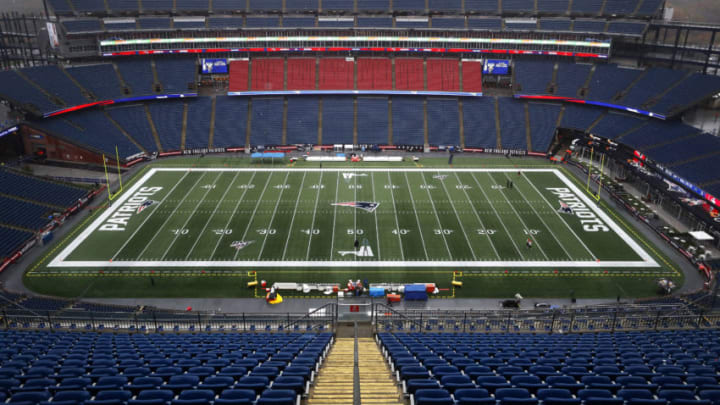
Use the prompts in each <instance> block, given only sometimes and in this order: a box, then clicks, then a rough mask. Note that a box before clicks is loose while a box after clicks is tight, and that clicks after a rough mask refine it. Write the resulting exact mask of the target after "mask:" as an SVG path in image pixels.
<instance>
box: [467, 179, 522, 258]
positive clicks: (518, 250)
mask: <svg viewBox="0 0 720 405" xmlns="http://www.w3.org/2000/svg"><path fill="white" fill-rule="evenodd" d="M470 177H472V178H473V180H475V184H477V186H478V188H479V189H480V191H481V192H482V193H483V196H485V201H487V202H488V203H489V204H490V207H491V208H492V210H493V212H495V216H496V217H497V218H498V219H499V220H500V225H502V227H503V229H505V233H506V234H507V236H508V238H509V239H510V242H512V244H513V246H515V250H517V252H518V254H519V255H520V257H521V258H522V259H523V260H525V255H524V254H523V253H522V250H520V248H519V247H518V245H517V243H515V238H513V237H512V234H511V233H510V230H509V229H508V227H507V225H505V221H503V220H502V217H501V216H500V214H499V213H498V212H497V209H496V208H495V205H494V204H493V203H491V202H490V197H488V195H487V193H486V192H485V189H483V187H482V186H481V185H480V181H478V179H477V177H475V174H474V173H470Z"/></svg>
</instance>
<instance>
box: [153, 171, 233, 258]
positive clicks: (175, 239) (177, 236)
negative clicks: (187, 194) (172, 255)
mask: <svg viewBox="0 0 720 405" xmlns="http://www.w3.org/2000/svg"><path fill="white" fill-rule="evenodd" d="M220 176H222V173H219V174H218V176H217V177H215V180H213V182H212V184H215V183H216V182H217V181H218V179H219V178H220ZM210 190H212V188H210V187H208V189H207V190H205V194H203V196H202V198H201V199H200V200H198V202H197V204H195V208H194V209H193V210H192V212H193V213H192V214H190V215H188V216H187V218H186V219H185V222H183V224H182V226H181V227H180V229H185V227H186V226H187V224H188V223H190V219H192V217H193V216H195V213H197V209H198V208H200V205H201V204H202V203H203V201H205V197H207V195H208V194H210ZM179 237H180V233H176V234H175V237H174V238H173V240H172V242H170V244H169V245H168V247H167V249H165V253H163V255H162V257H161V258H160V259H161V260H165V256H167V254H168V253H169V252H170V249H171V248H172V246H173V245H174V244H175V242H176V241H177V239H178V238H179Z"/></svg>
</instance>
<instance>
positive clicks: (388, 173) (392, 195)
mask: <svg viewBox="0 0 720 405" xmlns="http://www.w3.org/2000/svg"><path fill="white" fill-rule="evenodd" d="M387 175H388V185H390V196H391V197H392V203H393V213H394V214H395V229H397V236H398V241H399V242H400V257H402V259H403V260H405V250H403V243H402V236H400V221H399V220H398V215H397V207H396V206H395V194H394V192H393V182H392V179H391V178H390V172H389V171H388V172H387ZM420 235H421V236H422V232H421V233H420ZM423 243H424V242H423ZM424 247H425V246H424V245H423V248H424ZM425 257H427V251H426V252H425Z"/></svg>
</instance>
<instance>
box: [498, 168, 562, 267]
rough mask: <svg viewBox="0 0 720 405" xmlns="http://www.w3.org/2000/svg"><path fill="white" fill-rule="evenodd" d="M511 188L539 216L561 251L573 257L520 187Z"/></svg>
mask: <svg viewBox="0 0 720 405" xmlns="http://www.w3.org/2000/svg"><path fill="white" fill-rule="evenodd" d="M505 178H507V179H508V180H509V179H510V177H509V176H508V175H507V173H505ZM528 181H529V180H528ZM513 190H517V192H518V193H519V194H520V197H522V198H523V200H525V203H526V204H527V205H528V206H530V209H531V210H532V211H533V212H534V213H535V216H537V217H538V218H540V222H542V224H543V226H544V227H545V229H547V231H548V232H549V233H550V236H552V237H553V239H555V242H557V243H558V245H560V248H561V249H562V250H563V252H565V255H566V256H567V257H568V259H570V260H572V259H573V257H572V255H571V254H570V252H568V251H567V249H565V245H564V244H563V243H562V242H560V240H559V239H558V238H557V235H555V232H553V231H552V230H550V227H549V226H548V224H547V223H546V222H545V220H544V219H543V217H542V215H540V214H538V212H537V211H536V210H535V205H534V204H530V203H529V202H528V200H527V198H525V194H524V193H523V192H522V190H521V189H520V188H517V189H516V188H514V187H513ZM558 215H559V214H558ZM538 247H540V244H538Z"/></svg>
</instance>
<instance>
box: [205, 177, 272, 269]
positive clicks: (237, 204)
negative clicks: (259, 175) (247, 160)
mask: <svg viewBox="0 0 720 405" xmlns="http://www.w3.org/2000/svg"><path fill="white" fill-rule="evenodd" d="M255 174H256V173H255V172H253V174H252V176H250V180H248V181H247V183H245V184H246V185H248V186H249V185H250V184H252V181H253V179H255ZM269 177H270V176H268V178H269ZM249 189H250V187H245V189H244V190H243V192H242V194H240V198H239V199H238V201H237V203H235V208H234V209H233V212H232V215H230V216H229V217H228V220H227V222H226V223H225V229H227V227H228V226H230V222H232V219H233V217H234V216H235V214H236V213H237V209H238V208H239V207H240V204H241V203H242V201H243V199H244V198H245V194H246V193H247V192H248V190H249ZM224 237H225V235H220V237H219V238H218V240H217V242H215V247H214V248H213V251H212V253H211V254H210V259H212V258H213V257H214V256H215V253H217V249H218V246H220V242H222V240H223V238H224Z"/></svg>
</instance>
